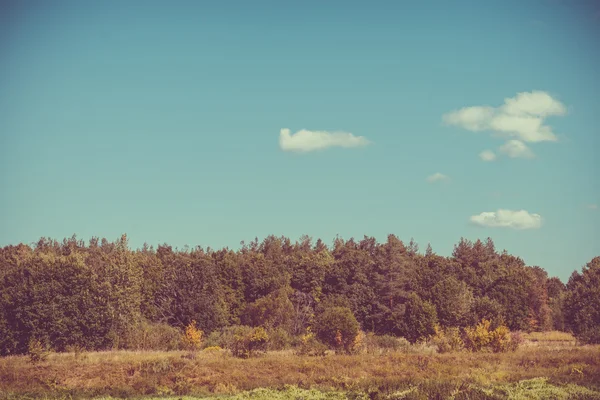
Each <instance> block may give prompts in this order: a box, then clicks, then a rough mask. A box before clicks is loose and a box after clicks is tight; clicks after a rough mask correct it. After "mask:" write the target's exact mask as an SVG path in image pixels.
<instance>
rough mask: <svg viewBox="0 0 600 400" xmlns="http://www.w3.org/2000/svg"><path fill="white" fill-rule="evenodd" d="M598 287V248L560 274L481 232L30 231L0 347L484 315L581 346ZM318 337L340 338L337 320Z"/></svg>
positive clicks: (381, 332)
mask: <svg viewBox="0 0 600 400" xmlns="http://www.w3.org/2000/svg"><path fill="white" fill-rule="evenodd" d="M599 291H600V257H595V258H594V259H593V260H591V261H590V262H589V263H588V264H587V265H586V266H584V267H583V269H582V270H581V271H577V270H575V271H574V272H573V273H572V275H571V277H570V279H569V281H568V282H567V283H566V284H564V283H563V282H561V280H560V279H558V278H556V277H549V276H548V274H547V272H546V271H545V270H544V269H542V268H541V267H538V266H527V265H525V263H524V262H523V260H522V259H520V258H519V257H516V256H513V255H510V254H509V253H508V252H506V251H501V252H499V251H497V250H496V248H495V245H494V242H493V241H492V239H490V238H487V239H486V240H485V241H481V240H476V241H474V242H472V241H469V240H466V239H464V238H461V240H460V241H459V242H458V244H456V245H455V246H454V251H453V253H452V255H451V256H450V257H442V256H439V255H437V254H435V253H434V252H433V251H432V249H431V247H430V246H428V247H427V249H426V250H425V251H424V252H420V251H419V247H418V245H417V244H416V243H414V241H412V240H411V242H410V243H408V244H404V243H403V242H402V241H401V240H400V239H398V237H396V236H395V235H389V236H388V237H387V241H386V242H385V243H378V242H377V241H376V240H375V239H374V238H373V237H367V236H365V237H364V238H363V239H362V240H359V241H358V240H354V239H349V240H343V239H341V238H336V239H335V240H334V242H333V244H332V246H327V245H326V244H325V243H324V242H323V241H322V240H320V239H319V240H317V241H316V242H314V243H313V241H312V240H311V238H310V237H308V236H303V237H302V238H300V240H297V241H295V242H292V241H291V240H290V239H288V238H286V237H275V236H269V237H267V238H265V239H264V240H262V241H259V240H258V239H255V240H253V241H251V242H250V243H244V242H242V243H241V247H240V249H239V250H237V251H234V250H230V249H228V248H224V249H218V250H215V249H211V248H202V247H195V248H188V247H185V248H183V249H173V248H172V247H171V246H169V245H167V244H162V245H159V246H158V247H157V248H156V249H154V248H153V247H151V246H148V245H144V246H143V247H142V248H141V249H137V250H132V249H130V248H129V246H128V239H127V236H126V235H122V237H121V238H119V239H118V240H116V241H114V242H111V241H108V240H106V239H102V240H100V239H98V238H92V239H91V240H89V242H88V243H87V244H86V243H85V242H84V241H83V240H80V239H78V238H76V237H75V236H73V237H72V238H69V239H64V240H63V241H62V242H59V241H56V240H52V239H49V238H41V239H40V240H39V241H38V242H37V243H35V244H34V245H32V246H29V245H26V244H19V245H9V246H6V247H4V248H2V249H0V355H2V356H7V355H18V354H25V353H27V352H28V351H30V347H31V343H32V341H37V342H38V343H42V344H43V345H44V346H46V348H48V349H52V350H53V351H56V352H62V351H69V350H72V349H74V348H78V349H85V350H87V351H94V350H115V349H138V350H139V349H161V350H171V349H176V348H179V347H178V346H179V344H178V342H177V337H178V336H177V335H179V334H180V333H181V332H183V331H184V330H185V329H186V327H187V328H188V329H195V330H196V331H197V332H201V334H202V335H204V336H203V337H204V338H206V340H207V341H209V342H210V341H211V340H213V341H214V342H215V343H214V344H215V345H217V344H219V343H217V342H218V338H219V337H221V336H222V335H223V334H224V332H228V331H231V330H232V329H238V331H239V329H241V328H247V329H250V328H248V327H252V328H257V327H260V328H261V332H264V333H265V334H266V335H268V337H269V338H270V348H272V349H278V348H286V347H289V346H290V345H291V344H293V343H296V344H298V339H297V338H299V337H302V335H306V333H307V332H311V329H312V331H314V332H317V333H321V336H319V338H326V334H327V330H328V329H329V328H331V327H332V326H337V325H336V324H338V325H339V324H342V325H343V324H344V323H346V322H343V321H349V322H347V324H350V325H352V324H354V325H356V324H357V326H356V328H358V329H360V330H361V331H364V332H367V333H370V334H372V335H373V334H374V335H377V336H394V337H402V338H405V339H406V340H408V341H409V342H410V343H416V342H419V341H422V340H425V339H427V338H430V337H432V336H433V335H435V334H436V332H438V331H439V330H440V329H441V330H443V329H453V328H460V329H465V328H467V327H469V326H474V325H475V324H477V323H480V322H481V321H488V322H489V321H491V324H492V325H493V326H506V327H507V328H508V329H510V331H522V332H539V331H549V330H558V331H568V332H572V333H573V335H574V336H575V337H576V338H577V339H578V341H580V342H581V343H588V344H593V343H600V292H599ZM340 319H341V320H343V321H342V322H340V321H341V320H340ZM354 325H352V326H354ZM190 327H191V328H190ZM355 330H356V329H355ZM254 332H255V333H256V329H255V330H254ZM329 334H330V335H333V336H336V335H337V336H338V337H337V338H336V339H337V341H338V342H340V340H342V341H343V340H344V338H341V339H340V337H339V335H340V333H339V330H338V331H337V332H336V331H334V332H332V333H329ZM219 335H220V336H219ZM211 338H212V339H211ZM294 338H296V339H294ZM323 341H325V342H326V340H323ZM332 343H333V344H334V345H335V339H332Z"/></svg>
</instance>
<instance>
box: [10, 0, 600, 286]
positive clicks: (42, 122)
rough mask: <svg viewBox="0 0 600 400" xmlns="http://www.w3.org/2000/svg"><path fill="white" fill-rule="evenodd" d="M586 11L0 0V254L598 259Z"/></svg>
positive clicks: (598, 81)
mask: <svg viewBox="0 0 600 400" xmlns="http://www.w3.org/2000/svg"><path fill="white" fill-rule="evenodd" d="M598 38H600V3H598V2H594V1H583V0H582V1H578V0H573V1H559V0H531V1H513V0H505V1H485V2H482V1H453V2H445V1H376V2H356V1H348V0H346V1H327V2H323V1H302V2H284V1H261V0H257V1H253V2H248V1H227V0H225V1H173V2H164V1H135V0H132V1H126V2H123V1H114V0H108V1H97V2H84V1H63V0H57V1H53V2H42V1H30V0H25V1H19V2H17V1H9V0H0V245H1V246H4V245H8V244H17V243H20V242H23V243H32V242H36V241H37V240H38V239H39V238H40V237H42V236H43V237H51V238H55V239H58V240H62V238H64V237H71V236H72V235H73V234H76V235H77V237H79V238H82V239H85V240H88V239H89V238H91V237H92V236H96V237H100V238H102V237H106V238H108V239H110V240H115V239H117V238H119V237H120V235H121V234H122V233H126V234H127V235H128V237H129V243H130V246H131V247H133V248H137V247H141V246H142V244H143V243H144V242H147V243H148V244H151V245H154V246H156V245H158V244H160V243H165V242H166V243H168V244H170V245H173V246H174V247H179V248H181V247H183V246H184V245H186V244H187V245H190V246H192V247H193V246H196V245H200V246H203V247H206V246H210V247H212V248H220V247H225V246H227V247H229V248H232V249H237V248H239V245H240V241H242V240H244V241H246V242H249V241H251V240H252V239H254V238H255V237H258V238H259V240H262V239H263V238H264V237H266V236H267V235H270V234H274V235H277V236H279V235H285V236H287V237H290V238H291V239H292V240H296V239H298V238H300V236H301V235H303V234H307V235H309V236H312V237H313V238H314V239H315V240H316V238H322V239H323V240H324V241H325V242H326V243H329V244H331V243H332V242H333V240H334V238H335V237H336V235H339V236H340V237H342V238H345V239H349V238H351V237H354V238H357V239H361V238H362V237H363V235H367V236H374V237H375V238H377V239H378V240H380V241H385V239H386V237H387V235H388V234H390V233H393V234H396V235H397V236H398V237H400V238H401V239H402V240H403V241H405V242H408V241H409V240H410V238H411V237H414V239H415V241H416V242H418V243H419V245H420V246H421V250H424V249H425V247H426V246H427V243H431V245H432V247H433V250H434V252H436V253H438V254H440V255H445V256H447V255H450V254H451V253H452V249H453V246H454V245H455V244H456V243H458V241H459V240H460V238H461V237H465V238H467V239H470V240H476V239H477V238H481V239H485V238H487V237H491V238H492V239H493V240H494V242H495V243H496V247H497V248H498V249H499V250H502V249H506V250H507V251H508V252H509V253H511V254H514V255H517V256H519V257H521V258H523V260H524V261H525V262H526V263H527V264H528V265H538V266H541V267H543V268H545V269H546V270H547V271H548V273H549V274H550V275H551V276H558V277H560V278H561V279H563V280H566V279H568V277H569V276H570V274H571V273H572V271H574V270H576V269H580V268H581V267H582V266H583V265H585V264H586V263H587V262H589V261H590V260H591V259H592V258H593V257H594V256H598V255H600V210H599V209H598V207H599V206H600V176H599V175H600V158H599V157H598V154H599V150H600V138H599V137H600V128H599V127H600V116H599V115H600V73H598V71H600V46H598V44H597V39H598Z"/></svg>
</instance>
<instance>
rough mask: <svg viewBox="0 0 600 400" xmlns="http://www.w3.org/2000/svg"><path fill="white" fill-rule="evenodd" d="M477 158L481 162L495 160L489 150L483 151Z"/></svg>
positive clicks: (493, 154)
mask: <svg viewBox="0 0 600 400" xmlns="http://www.w3.org/2000/svg"><path fill="white" fill-rule="evenodd" d="M479 158H481V159H482V160H483V161H494V160H495V159H496V154H495V153H494V152H493V151H491V150H484V151H482V152H481V153H479Z"/></svg>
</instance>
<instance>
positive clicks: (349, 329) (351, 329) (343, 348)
mask: <svg viewBox="0 0 600 400" xmlns="http://www.w3.org/2000/svg"><path fill="white" fill-rule="evenodd" d="M314 329H315V333H316V336H317V338H318V339H319V340H321V341H322V342H323V343H325V344H327V345H328V346H329V347H330V348H332V349H334V350H335V351H336V352H344V353H352V352H353V351H354V348H355V346H356V343H355V341H356V337H357V336H358V333H359V324H358V321H357V320H356V318H355V317H354V314H352V311H351V310H350V309H349V308H347V307H330V308H326V309H325V310H324V311H323V312H322V313H321V314H320V315H318V316H317V318H316V321H315V327H314Z"/></svg>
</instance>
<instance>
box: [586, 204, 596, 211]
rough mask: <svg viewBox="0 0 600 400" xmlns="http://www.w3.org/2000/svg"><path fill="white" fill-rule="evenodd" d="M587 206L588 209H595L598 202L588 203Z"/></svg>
mask: <svg viewBox="0 0 600 400" xmlns="http://www.w3.org/2000/svg"><path fill="white" fill-rule="evenodd" d="M587 208H588V209H589V210H597V209H598V204H588V205H587Z"/></svg>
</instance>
